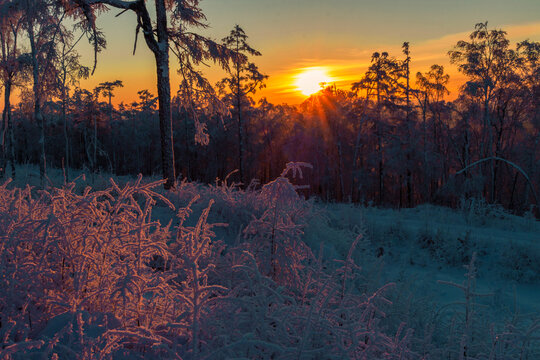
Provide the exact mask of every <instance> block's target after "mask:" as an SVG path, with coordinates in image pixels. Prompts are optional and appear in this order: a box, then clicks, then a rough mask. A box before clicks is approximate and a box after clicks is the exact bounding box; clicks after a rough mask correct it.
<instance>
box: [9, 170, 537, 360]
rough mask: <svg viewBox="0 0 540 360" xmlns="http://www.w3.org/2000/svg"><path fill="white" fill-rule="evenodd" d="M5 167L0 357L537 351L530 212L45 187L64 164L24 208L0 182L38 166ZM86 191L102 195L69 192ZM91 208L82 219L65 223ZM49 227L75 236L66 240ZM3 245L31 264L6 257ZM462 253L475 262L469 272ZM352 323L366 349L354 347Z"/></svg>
mask: <svg viewBox="0 0 540 360" xmlns="http://www.w3.org/2000/svg"><path fill="white" fill-rule="evenodd" d="M290 169H294V164H293V165H291V167H290ZM70 173H71V174H72V176H74V175H79V174H76V173H75V171H71V172H70ZM17 174H18V179H17V180H16V181H15V182H14V183H12V184H9V185H8V186H7V188H5V189H4V188H2V189H0V195H1V196H2V199H3V201H4V203H3V205H1V206H0V219H1V221H0V231H3V232H4V233H3V234H1V235H2V237H0V241H2V242H4V243H3V246H2V247H1V248H0V255H1V256H0V259H1V261H2V262H1V263H0V269H2V276H4V277H3V278H1V277H0V278H1V279H3V280H1V281H2V283H3V285H2V286H6V288H8V287H9V289H11V290H10V291H13V293H10V292H4V294H2V295H0V300H1V302H0V311H1V315H2V323H3V324H10V325H9V326H8V325H4V326H3V327H1V326H0V331H1V332H2V334H1V335H2V338H3V339H4V340H3V341H4V346H3V347H4V350H2V352H1V356H4V355H5V356H14V355H13V354H14V353H16V351H15V349H17V352H19V353H20V354H21V356H22V358H24V356H25V355H24V354H27V355H29V354H32V356H34V355H35V356H38V354H42V355H43V356H49V355H51V356H52V355H53V354H56V355H57V356H60V358H63V357H69V356H71V355H70V354H72V353H73V352H75V353H85V354H90V353H91V352H95V354H101V355H99V356H105V357H107V356H109V357H113V358H123V357H125V358H130V357H137V358H144V357H147V358H173V357H176V356H179V357H182V358H188V359H191V358H198V357H201V358H204V357H205V356H210V357H217V358H221V357H224V358H226V357H245V358H250V357H253V356H255V355H254V354H255V353H256V352H259V353H258V354H259V355H258V356H259V357H260V358H266V357H268V356H270V354H274V355H272V356H275V357H276V358H290V357H294V358H311V357H317V356H319V357H320V356H321V354H334V357H335V358H358V357H360V356H367V358H370V359H378V358H381V359H383V358H384V359H394V358H403V359H418V358H422V357H425V358H431V359H439V358H445V359H458V358H460V355H459V354H460V353H462V352H463V351H464V350H463V349H465V348H466V349H468V351H469V353H471V354H475V355H474V358H476V359H488V358H489V357H490V356H499V358H504V359H514V358H515V359H518V358H520V356H522V355H521V354H522V353H521V351H524V354H526V356H529V359H533V358H535V356H540V343H539V341H538V340H536V339H538V337H539V335H540V322H539V321H538V319H540V315H539V312H540V302H539V299H540V222H538V221H537V220H536V219H534V218H533V217H532V216H525V217H518V216H514V215H511V214H509V213H507V212H505V211H504V210H503V209H501V208H499V207H496V206H492V205H488V204H485V203H482V202H478V201H469V202H463V204H462V206H461V209H449V208H444V207H438V206H433V205H423V206H419V207H417V208H412V209H401V210H398V209H382V208H375V207H361V206H355V205H353V204H328V203H321V202H318V201H316V200H310V201H305V200H302V199H301V198H300V197H299V196H298V195H297V194H296V192H295V186H294V185H292V184H291V181H292V182H294V179H292V178H291V179H289V178H286V177H285V175H287V172H284V173H283V174H282V175H283V176H282V177H279V178H278V179H276V180H275V181H273V182H270V183H268V184H266V185H264V186H262V187H260V189H259V190H253V189H250V190H239V189H238V188H237V187H236V186H235V184H228V183H227V182H226V181H223V182H217V183H216V184H215V185H212V186H206V185H202V184H199V183H188V182H181V183H179V184H178V186H177V188H176V190H174V191H172V192H166V191H164V190H162V189H161V188H159V187H158V185H159V182H157V183H155V182H154V183H153V184H152V182H153V181H155V179H142V181H141V183H140V184H139V182H138V181H140V180H138V181H135V180H134V179H132V178H129V177H124V178H115V179H114V182H111V181H110V180H107V178H108V175H107V174H102V175H98V174H96V175H93V176H86V177H79V178H78V179H77V180H76V181H75V184H74V187H73V189H72V190H70V189H64V190H55V189H54V188H53V187H52V186H55V187H61V186H62V182H63V177H62V172H61V171H60V170H54V169H51V171H49V185H50V186H49V187H48V190H47V192H46V193H41V194H42V195H39V196H41V200H37V199H38V194H39V193H40V192H39V191H37V189H34V190H31V191H30V192H27V193H26V194H27V195H25V196H23V201H24V199H26V198H28V197H29V196H34V199H35V202H34V203H33V205H32V206H29V207H26V206H21V207H20V209H21V210H20V211H23V213H14V212H13V209H14V208H13V207H12V206H10V202H11V201H15V202H14V203H13V204H15V203H16V201H21V200H14V199H16V197H15V195H16V194H17V191H18V190H10V189H16V188H23V187H24V185H25V184H27V183H28V184H30V185H33V186H36V185H37V184H38V183H39V175H38V174H39V172H38V169H37V167H32V166H24V167H21V168H20V169H18V171H17ZM291 175H293V174H292V171H291V172H290V173H289V174H288V176H291ZM111 184H112V187H111ZM115 184H118V185H115ZM126 184H127V185H126ZM87 186H92V187H93V188H94V190H96V191H98V192H96V193H93V192H92V191H91V192H89V193H87V192H85V193H83V189H85V188H86V187H87ZM152 188H153V189H152ZM13 191H15V192H13ZM28 191H29V190H28ZM30 194H32V195H30ZM47 194H51V195H47ZM53 194H57V195H53ZM162 196H164V197H165V198H162ZM145 199H146V200H145ZM150 199H153V200H151V202H147V201H150ZM72 201H74V202H72ZM76 203H77V204H79V205H75V204H76ZM145 203H146V206H145ZM83 204H84V205H83ZM38 205H39V206H38ZM171 205H174V207H175V210H171ZM52 206H54V208H55V209H56V210H55V213H54V217H53V216H50V215H48V211H49V210H50V208H51V207H52ZM80 206H84V208H78V207H80ZM64 208H65V211H66V212H64V210H62V209H64ZM48 209H49V210H48ZM77 209H78V210H77ZM107 209H108V210H107ZM113 209H121V210H118V211H116V210H115V211H113ZM104 210H107V211H108V212H107V211H104ZM25 211H26V212H28V214H31V216H30V215H29V216H28V217H24V216H22V217H21V214H22V215H24V214H25V213H24V212H25ZM92 211H93V212H92ZM75 213H76V214H77V215H76V216H73V214H75ZM92 214H96V215H95V216H96V218H95V220H94V224H93V225H87V228H86V229H85V228H81V227H78V225H77V224H84V223H85V221H86V220H85V219H86V218H85V217H86V216H89V218H88V220H89V219H90V217H91V216H94V215H92ZM41 218H42V219H43V220H40V219H41ZM21 221H25V222H24V223H23V222H21ZM43 221H44V222H43ZM33 224H41V225H39V226H37V227H34V226H35V225H33ZM97 224H100V225H99V226H98V225H97ZM121 224H122V225H121ZM167 224H170V225H169V226H167ZM120 225H121V226H120ZM43 226H47V227H48V229H49V230H48V231H47V236H46V237H45V238H43V239H42V238H41V237H39V236H37V237H36V236H35V234H39V231H40V230H39V229H40V228H41V227H43ZM58 229H64V231H67V232H66V233H69V234H73V236H74V237H73V239H79V240H77V241H81V239H83V238H81V237H77V236H79V235H77V234H86V235H85V236H88V238H86V239H85V240H84V242H83V243H81V244H79V243H76V246H75V243H73V244H71V245H69V244H70V243H69V239H68V238H65V239H66V240H68V242H67V243H65V241H64V240H63V238H62V236H63V235H61V234H63V233H62V232H58ZM107 229H110V230H107ZM33 231H35V234H33ZM108 231H110V233H108ZM14 234H18V237H16V236H14ZM66 236H67V235H66ZM6 239H11V240H10V241H11V242H5V241H6ZM17 241H18V242H19V243H20V244H24V245H21V246H23V248H24V247H25V246H30V247H31V248H33V251H34V252H35V254H39V253H40V251H42V248H41V245H40V244H43V246H45V247H47V246H48V249H49V250H48V252H45V253H43V255H42V257H41V259H38V258H35V257H33V254H34V253H32V252H28V251H27V250H25V251H19V252H15V251H14V250H15V248H13V246H14V245H13V244H16V243H17ZM41 241H44V242H43V243H41ZM33 242H36V243H35V244H34V243H33ZM353 243H354V246H352V245H353ZM47 244H48V245H47ZM98 244H99V245H98ZM270 244H275V245H272V246H270ZM4 245H5V246H4ZM51 245H54V246H51ZM67 245H69V246H67ZM274 246H275V247H274ZM21 249H22V248H21ZM25 249H26V248H25ZM57 251H60V252H58V253H57ZM81 251H82V252H81ZM92 252H94V254H93V253H92ZM100 252H101V253H100ZM270 253H271V254H272V255H271V256H269V255H268V254H270ZM10 254H11V255H10ZM101 254H103V256H102V255H101ZM473 254H474V256H473ZM13 255H16V256H17V257H21V258H22V257H25V256H26V257H27V258H28V260H29V261H27V262H26V263H24V268H21V269H17V268H14V267H13V263H12V262H11V261H10V260H9V256H13ZM61 258H64V259H68V261H67V262H66V263H65V264H63V263H62V261H61V260H60V259H61ZM165 258H167V260H164V259H165ZM473 258H474V259H475V261H474V266H475V269H477V272H472V273H470V275H469V276H468V277H466V276H465V274H466V273H467V271H468V270H467V266H468V265H470V262H471V260H472V259H473ZM99 259H102V260H99ZM140 259H144V260H143V261H140ZM38 260H39V261H38ZM78 261H82V263H81V264H83V265H77V264H76V263H77V262H78ZM60 263H62V264H63V265H62V267H61V269H62V270H61V276H60V270H59V269H60V268H59V266H60V265H59V264H60ZM72 264H75V265H76V266H73V265H72ZM84 264H86V265H84ZM102 264H103V265H105V266H102ZM130 264H132V265H130ZM130 266H132V267H130ZM149 270H152V271H149ZM43 271H44V272H43ZM40 272H43V273H41V274H40ZM92 274H94V275H92ZM96 274H97V275H96ZM104 275H106V281H105V282H103V281H102V280H99V281H100V282H96V281H98V280H95V279H94V278H93V277H92V276H98V277H100V276H104ZM39 279H44V280H39ZM71 279H73V281H71ZM75 280H77V282H76V281H75ZM14 281H15V282H18V284H19V285H18V286H13V285H14ZM40 281H42V282H41V283H40ZM98 283H99V284H102V285H100V286H105V287H101V288H100V287H96V286H97V284H98ZM27 286H28V287H27ZM57 286H60V287H57ZM77 286H78V290H77ZM41 287H43V288H41ZM58 290H60V291H58ZM75 290H77V291H75ZM73 291H74V292H73ZM93 291H94V293H93ZM96 291H97V292H96ZM72 294H79V295H78V296H80V298H76V297H75V298H74V297H72ZM93 294H98V295H97V296H94V295H93ZM480 294H485V295H487V296H477V295H480ZM24 299H28V300H26V302H25V300H24ZM103 300H105V301H103ZM10 302H13V306H11V305H9V304H10ZM15 303H16V306H15ZM45 305H46V306H45ZM17 309H18V310H17ZM25 312H27V314H26V315H24V314H25ZM229 314H234V315H233V316H231V315H229ZM29 318H32V325H29V322H28V319H29ZM341 323H343V325H339V324H341ZM345 324H347V327H348V326H351V328H350V331H352V332H350V333H349V332H348V331H349V330H347V331H345V328H343V326H345ZM352 334H364V335H362V336H360V335H354V336H353V335H352ZM350 336H352V337H350ZM358 336H360V337H358ZM366 336H367V337H369V338H370V339H372V340H371V341H370V342H369V344H370V346H365V345H367V344H368V342H367V340H365V341H366V343H365V344H364V345H363V346H361V344H363V343H364V339H367V337H366ZM323 339H325V340H323ZM197 344H199V345H198V346H197ZM338 344H341V345H339V346H338ZM355 344H356V345H355ZM218 349H223V351H224V352H223V353H219V351H218ZM523 349H524V350H523ZM47 354H48V355H47ZM143 354H146V355H143ZM217 354H221V355H217ZM377 354H379V355H377ZM381 354H387V355H384V356H383V355H381ZM398 354H400V355H398ZM88 356H90V355H88ZM96 356H97V355H96ZM220 356H221V357H220ZM392 356H394V357H392ZM398 356H401V357H398ZM15 358H17V357H16V356H15ZM470 358H471V359H472V358H473V357H472V355H471V357H470Z"/></svg>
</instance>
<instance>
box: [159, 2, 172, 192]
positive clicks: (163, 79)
mask: <svg viewBox="0 0 540 360" xmlns="http://www.w3.org/2000/svg"><path fill="white" fill-rule="evenodd" d="M156 17H157V37H158V43H157V49H155V50H156V51H154V56H155V58H156V66H157V88H158V103H159V130H160V135H161V165H162V169H163V178H164V179H166V182H165V184H164V187H165V189H171V188H173V187H174V182H175V180H176V176H175V169H174V148H173V132H172V113H171V84H170V80H169V37H168V32H167V10H166V8H165V1H164V0H157V1H156Z"/></svg>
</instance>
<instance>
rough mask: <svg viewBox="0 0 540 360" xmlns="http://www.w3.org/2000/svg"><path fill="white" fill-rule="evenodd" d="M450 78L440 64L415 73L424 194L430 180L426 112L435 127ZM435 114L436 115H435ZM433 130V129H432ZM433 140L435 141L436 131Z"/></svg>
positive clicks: (430, 170)
mask: <svg viewBox="0 0 540 360" xmlns="http://www.w3.org/2000/svg"><path fill="white" fill-rule="evenodd" d="M449 79H450V75H448V74H445V73H444V67H443V66H442V65H437V64H434V65H432V66H431V68H430V70H429V71H428V72H426V73H425V74H422V73H421V72H417V73H416V86H417V87H418V89H417V90H416V91H415V92H413V94H414V95H415V96H416V98H417V100H418V104H419V106H420V110H421V113H422V138H423V141H422V142H423V151H422V152H423V167H424V185H425V189H426V190H425V191H426V194H425V195H426V196H427V195H428V193H429V191H428V189H429V184H430V182H431V175H432V166H431V164H429V161H428V147H427V145H428V137H427V113H428V109H429V110H431V112H432V119H433V127H434V129H435V128H436V124H435V122H438V123H440V122H441V109H440V108H441V106H442V102H444V96H445V95H447V94H449V91H448V89H447V88H446V85H447V84H448V81H449ZM436 114H437V116H436ZM434 132H435V130H434ZM433 140H434V141H437V140H438V139H437V136H436V133H434V136H433Z"/></svg>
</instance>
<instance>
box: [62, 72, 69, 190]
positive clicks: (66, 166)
mask: <svg viewBox="0 0 540 360" xmlns="http://www.w3.org/2000/svg"><path fill="white" fill-rule="evenodd" d="M65 82H66V81H65V76H64V86H62V120H63V121H62V122H63V125H64V151H65V159H64V171H65V174H66V179H65V180H66V183H68V182H69V137H68V126H67V114H66V107H67V94H66V87H65Z"/></svg>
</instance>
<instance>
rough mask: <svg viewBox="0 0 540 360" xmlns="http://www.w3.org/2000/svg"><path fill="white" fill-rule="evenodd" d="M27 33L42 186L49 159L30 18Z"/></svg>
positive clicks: (32, 27) (32, 25)
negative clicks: (46, 153)
mask: <svg viewBox="0 0 540 360" xmlns="http://www.w3.org/2000/svg"><path fill="white" fill-rule="evenodd" d="M27 31H28V38H29V40H30V49H31V57H32V78H33V81H34V84H33V91H34V119H35V120H36V123H37V125H38V128H39V134H40V135H39V141H38V143H39V148H40V156H39V179H40V183H41V186H43V185H44V183H45V177H46V176H47V159H46V156H45V118H44V117H43V114H42V112H41V94H40V89H39V87H40V81H39V64H38V60H37V49H36V42H35V38H34V24H33V23H32V20H31V18H30V17H28V20H27Z"/></svg>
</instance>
